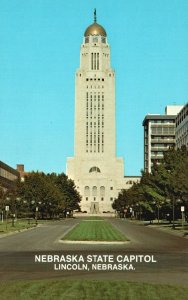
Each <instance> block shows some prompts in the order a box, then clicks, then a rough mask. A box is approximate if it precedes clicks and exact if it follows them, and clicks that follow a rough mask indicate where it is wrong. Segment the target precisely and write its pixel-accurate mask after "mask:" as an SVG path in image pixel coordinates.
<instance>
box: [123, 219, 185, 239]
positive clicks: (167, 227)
mask: <svg viewBox="0 0 188 300" xmlns="http://www.w3.org/2000/svg"><path fill="white" fill-rule="evenodd" d="M126 220H128V221H129V222H133V223H135V224H140V225H143V226H150V227H152V228H155V229H157V230H162V231H166V232H168V233H170V234H173V235H176V236H180V237H183V238H188V224H187V223H186V224H185V225H184V229H182V226H181V224H180V223H175V229H172V224H170V223H169V222H168V223H167V222H164V221H163V222H162V221H159V223H158V220H153V223H150V221H142V220H141V221H140V220H130V219H126Z"/></svg>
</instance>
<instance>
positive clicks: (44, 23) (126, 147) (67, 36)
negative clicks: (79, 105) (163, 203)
mask: <svg viewBox="0 0 188 300" xmlns="http://www.w3.org/2000/svg"><path fill="white" fill-rule="evenodd" d="M94 8H96V9H97V21H98V23H99V24H101V25H102V26H103V27H104V28H105V29H106V31H107V35H108V42H109V43H110V46H111V61H112V66H113V68H114V69H115V71H116V115H117V122H116V129H117V155H118V156H123V157H124V160H125V175H139V174H140V170H141V169H142V168H143V127H142V121H143V119H144V117H145V115H146V114H148V113H156V114H160V113H164V109H165V106H166V105H167V104H168V105H173V104H174V103H176V104H177V105H180V104H185V103H186V102H187V101H188V34H187V33H188V1H187V0H157V1H156V0H142V1H140V0H127V1H124V0H119V1H110V0H108V1H104V0H103V1H102V0H100V1H98V0H96V1H92V0H91V1H84V0H81V1H72V0H69V1H64V0H27V1H25V0H14V1H7V0H1V1H0V120H1V135H0V160H2V161H3V162H5V163H7V164H9V165H10V166H12V167H15V166H16V164H17V163H23V164H24V165H25V169H26V170H27V171H31V170H41V171H44V172H57V173H60V172H62V171H64V172H65V170H66V157H68V156H73V155H74V74H75V71H76V69H77V68H78V67H79V51H80V44H81V43H82V39H83V34H84V31H85V29H86V27H87V26H88V25H90V24H91V23H92V22H93V10H94Z"/></svg>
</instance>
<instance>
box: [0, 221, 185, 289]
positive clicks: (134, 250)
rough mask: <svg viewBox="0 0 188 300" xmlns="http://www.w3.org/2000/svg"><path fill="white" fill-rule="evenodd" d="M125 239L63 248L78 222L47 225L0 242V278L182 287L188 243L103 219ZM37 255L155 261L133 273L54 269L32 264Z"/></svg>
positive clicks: (125, 223)
mask: <svg viewBox="0 0 188 300" xmlns="http://www.w3.org/2000/svg"><path fill="white" fill-rule="evenodd" d="M107 220H108V221H109V222H110V223H111V224H113V225H114V227H116V228H117V229H119V230H120V231H121V232H123V233H124V234H125V235H126V237H127V238H128V239H129V241H130V242H129V243H127V244H124V245H118V244H114V245H113V244H110V245H109V244H103V245H98V244H81V243H80V244H79V243H75V244H64V243H60V242H59V241H60V239H61V238H62V236H63V235H64V234H65V233H66V232H68V231H69V230H70V229H71V228H72V227H73V226H75V225H76V224H77V223H79V222H80V221H81V219H79V218H78V219H67V220H62V221H59V222H54V223H51V224H50V223H47V224H45V225H41V226H39V227H37V228H34V229H31V230H27V231H24V232H20V233H17V234H13V235H10V236H6V237H1V238H0V257H1V265H0V278H1V280H13V279H43V278H54V279H82V278H83V279H95V280H100V279H101V280H102V279H106V280H107V279H109V280H128V281H143V282H157V283H170V284H181V285H186V284H187V282H188V272H187V270H188V239H187V238H183V237H179V236H175V235H172V234H169V233H167V232H163V231H160V230H158V229H155V228H151V227H150V226H145V225H143V224H135V223H134V222H130V221H127V220H124V219H115V218H108V219H107ZM36 254H47V255H48V254H52V255H54V254H59V255H62V254H63V255H66V254H76V255H83V256H87V255H88V254H98V255H101V254H105V255H106V254H113V255H114V256H117V255H125V254H126V255H141V254H142V255H154V257H155V259H156V260H157V263H155V264H152V263H148V264H146V263H145V264H144V263H143V264H136V265H135V270H134V271H90V272H88V271H79V270H77V271H73V270H71V271H54V270H53V267H52V264H49V263H47V264H36V263H35V262H34V257H35V255H36Z"/></svg>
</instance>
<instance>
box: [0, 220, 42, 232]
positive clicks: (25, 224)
mask: <svg viewBox="0 0 188 300" xmlns="http://www.w3.org/2000/svg"><path fill="white" fill-rule="evenodd" d="M35 226H36V224H35V220H34V219H32V220H24V219H17V220H15V221H14V226H12V220H11V219H8V220H7V222H6V220H4V222H3V223H2V222H0V234H2V233H9V232H14V231H18V230H22V229H27V228H30V227H35Z"/></svg>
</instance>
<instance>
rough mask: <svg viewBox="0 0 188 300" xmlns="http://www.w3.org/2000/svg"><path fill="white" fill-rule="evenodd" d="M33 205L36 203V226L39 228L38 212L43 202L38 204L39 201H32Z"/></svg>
mask: <svg viewBox="0 0 188 300" xmlns="http://www.w3.org/2000/svg"><path fill="white" fill-rule="evenodd" d="M31 203H32V204H34V203H36V207H35V224H36V226H37V225H38V211H39V207H38V205H39V204H41V202H40V201H39V202H37V201H35V200H32V201H31Z"/></svg>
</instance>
